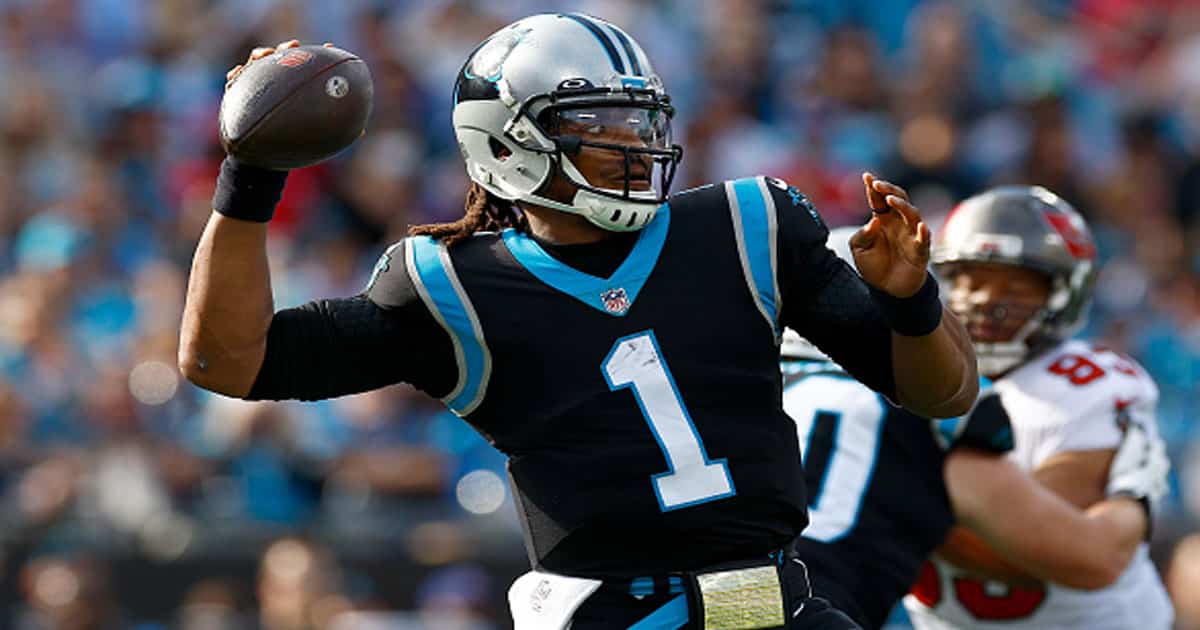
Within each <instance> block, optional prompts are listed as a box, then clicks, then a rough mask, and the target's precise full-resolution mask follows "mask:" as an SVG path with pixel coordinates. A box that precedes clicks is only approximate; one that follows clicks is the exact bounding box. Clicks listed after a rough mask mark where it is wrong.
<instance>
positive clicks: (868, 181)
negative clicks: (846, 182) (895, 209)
mask: <svg viewBox="0 0 1200 630" xmlns="http://www.w3.org/2000/svg"><path fill="white" fill-rule="evenodd" d="M862 180H863V187H864V188H865V189H866V194H867V205H868V206H869V207H870V208H871V212H876V213H880V214H882V213H886V212H887V211H888V206H887V203H886V202H884V200H883V197H884V193H881V192H879V191H877V190H875V186H874V184H875V181H876V180H875V176H874V175H872V174H871V173H870V172H864V173H863V174H862Z"/></svg>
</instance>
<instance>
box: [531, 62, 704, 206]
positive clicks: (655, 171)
mask: <svg viewBox="0 0 1200 630" xmlns="http://www.w3.org/2000/svg"><path fill="white" fill-rule="evenodd" d="M568 82H569V81H568ZM541 100H543V99H541V98H538V99H535V102H531V103H529V106H530V107H529V109H533V108H535V107H538V106H539V105H541V107H540V108H539V109H540V113H539V114H538V115H537V117H536V119H534V120H533V124H534V125H535V126H536V128H537V129H538V131H540V132H541V134H542V135H544V136H545V137H546V138H548V139H549V140H550V141H551V143H553V146H554V149H553V150H552V152H551V154H552V159H553V161H554V163H555V165H556V167H558V172H560V173H562V174H563V175H564V176H566V177H567V179H569V180H570V181H571V183H573V184H575V185H576V186H578V187H579V188H581V189H583V190H587V191H589V192H592V193H595V194H597V195H600V196H601V197H607V198H611V199H615V200H620V201H627V202H635V203H651V204H654V205H659V204H662V203H664V202H665V201H666V200H667V197H668V196H669V194H670V189H671V183H672V182H673V181H674V179H675V171H676V167H677V166H678V165H679V161H680V160H681V159H682V158H683V148H682V147H680V146H679V145H676V144H673V143H672V131H671V117H672V116H673V115H674V113H675V109H674V107H672V106H671V104H670V102H669V100H668V99H666V98H665V97H664V96H660V95H659V94H657V93H655V92H654V91H653V90H635V89H632V88H627V89H623V90H612V89H609V88H600V89H584V90H570V91H558V92H553V93H551V94H548V95H545V98H544V100H545V101H546V102H545V103H537V102H536V101H541ZM531 148H532V147H531Z"/></svg>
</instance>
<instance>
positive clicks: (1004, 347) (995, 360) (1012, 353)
mask: <svg viewBox="0 0 1200 630" xmlns="http://www.w3.org/2000/svg"><path fill="white" fill-rule="evenodd" d="M1049 316H1050V313H1049V311H1048V310H1047V309H1044V308H1043V309H1041V310H1039V311H1038V312H1037V313H1035V314H1034V315H1033V317H1030V318H1029V320H1028V321H1026V322H1025V324H1024V325H1022V326H1021V327H1020V328H1019V329H1017V332H1016V333H1014V334H1013V337H1012V339H1010V340H1008V341H998V342H993V343H985V342H982V341H976V342H974V343H973V344H972V345H974V346H975V357H976V360H977V362H978V365H979V373H980V374H982V375H984V376H986V377H988V378H995V377H997V376H999V375H1001V374H1004V373H1005V372H1007V371H1009V370H1011V369H1013V368H1015V367H1017V366H1018V365H1020V364H1021V363H1023V362H1024V361H1025V359H1026V358H1027V357H1028V356H1029V350H1030V348H1029V344H1028V341H1029V338H1030V337H1031V336H1033V334H1034V333H1035V332H1037V330H1038V329H1039V328H1040V327H1041V326H1042V324H1043V323H1044V322H1045V321H1046V319H1047V318H1048V317H1049Z"/></svg>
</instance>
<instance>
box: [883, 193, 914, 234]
mask: <svg viewBox="0 0 1200 630" xmlns="http://www.w3.org/2000/svg"><path fill="white" fill-rule="evenodd" d="M886 201H887V205H888V206H889V207H891V208H892V209H893V210H895V211H896V213H897V214H899V215H900V216H901V217H902V218H903V219H904V222H905V223H906V224H907V225H908V226H909V228H910V229H911V230H912V231H913V232H914V233H915V232H916V231H917V224H918V223H920V222H921V211H920V210H918V209H917V207H916V206H914V205H912V203H910V202H909V201H908V200H907V199H905V198H903V197H898V196H896V195H888V196H887V197H886Z"/></svg>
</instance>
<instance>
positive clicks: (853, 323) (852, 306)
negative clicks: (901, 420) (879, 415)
mask: <svg viewBox="0 0 1200 630" xmlns="http://www.w3.org/2000/svg"><path fill="white" fill-rule="evenodd" d="M768 183H770V184H771V185H768V186H767V189H768V190H770V191H771V195H772V197H774V200H775V211H776V216H777V219H778V224H779V236H778V256H779V291H780V293H781V294H782V297H783V300H782V301H783V310H782V311H781V312H780V317H779V319H780V322H781V323H782V324H783V325H784V326H787V327H789V328H791V329H793V330H795V331H796V332H797V333H799V334H800V335H801V336H803V337H805V338H806V339H808V340H809V341H811V342H813V343H814V344H815V345H816V346H817V347H818V348H820V349H821V351H822V352H825V353H826V354H828V355H829V356H830V357H831V358H832V359H833V360H834V361H836V362H837V363H838V364H839V365H841V366H842V367H843V368H845V369H846V371H847V372H849V373H850V374H851V375H853V376H854V378H856V379H858V380H859V381H861V382H862V383H863V384H865V385H866V386H867V387H870V388H871V389H873V390H875V391H877V392H879V393H881V394H883V395H884V396H887V397H888V398H889V399H891V400H895V399H896V380H895V375H894V374H893V373H892V331H891V329H890V328H889V327H888V325H887V322H886V321H885V320H884V318H883V313H882V312H881V311H880V310H879V307H878V306H877V305H876V304H875V300H873V299H872V298H871V293H870V291H869V290H868V289H867V285H866V283H865V282H863V280H862V278H861V277H859V275H858V273H857V272H855V271H854V270H853V269H852V268H851V267H850V265H848V264H847V263H846V262H844V261H843V260H841V259H840V258H838V257H837V255H836V254H834V253H833V252H832V251H831V250H830V249H829V248H828V247H826V246H825V239H826V238H828V236H829V229H828V228H827V227H825V224H824V222H823V221H822V220H821V218H820V215H818V214H817V211H816V209H815V208H813V206H812V203H811V202H809V200H808V199H807V198H806V197H804V195H802V194H801V193H800V192H799V191H798V190H796V189H795V187H792V186H787V184H784V183H783V182H780V181H779V180H771V179H768Z"/></svg>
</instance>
